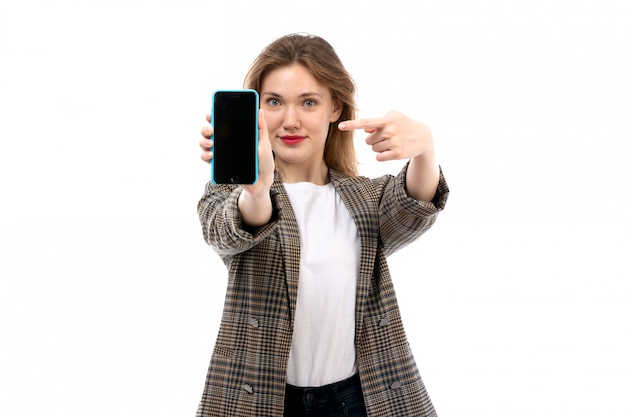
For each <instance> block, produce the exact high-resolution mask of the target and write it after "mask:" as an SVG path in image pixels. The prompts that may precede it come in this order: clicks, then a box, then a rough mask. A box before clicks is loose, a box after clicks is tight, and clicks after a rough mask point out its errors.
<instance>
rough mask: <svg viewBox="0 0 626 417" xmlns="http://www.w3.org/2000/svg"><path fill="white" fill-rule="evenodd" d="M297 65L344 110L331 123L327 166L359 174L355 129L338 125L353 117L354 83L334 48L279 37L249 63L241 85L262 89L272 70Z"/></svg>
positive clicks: (306, 38) (307, 38)
mask: <svg viewBox="0 0 626 417" xmlns="http://www.w3.org/2000/svg"><path fill="white" fill-rule="evenodd" d="M294 63H297V64H300V65H302V66H304V67H305V68H307V69H308V70H309V71H310V72H311V74H312V75H313V77H315V79H316V80H317V81H318V82H319V83H320V84H322V85H324V86H325V87H326V88H328V89H329V90H330V92H331V95H332V98H333V100H339V101H341V102H342V103H343V111H342V112H341V115H340V116H339V119H337V121H336V122H334V123H331V125H330V128H329V130H328V137H327V138H326V145H325V149H324V161H325V162H326V165H327V166H328V168H332V169H334V170H336V171H339V172H341V173H343V174H344V175H348V176H356V175H358V163H357V158H356V150H355V148H354V140H353V139H354V132H353V131H351V130H350V131H341V130H339V128H338V127H337V126H338V125H339V123H340V122H342V121H344V120H352V119H354V118H355V117H356V99H355V95H356V86H355V84H354V81H353V80H352V77H351V76H350V74H349V73H348V71H346V69H345V67H344V66H343V63H342V62H341V60H340V59H339V57H338V56H337V53H336V52H335V50H334V48H333V47H332V46H331V45H330V44H329V43H328V42H327V41H325V40H324V39H322V38H320V37H319V36H313V35H307V34H291V35H287V36H283V37H282V38H278V39H276V40H275V41H273V42H272V43H270V44H269V45H268V46H266V47H265V49H264V50H263V51H262V52H261V54H260V55H259V56H258V57H257V58H256V60H255V61H254V62H253V63H252V66H251V67H250V70H249V71H248V74H247V75H246V78H245V81H244V88H250V89H254V90H256V91H257V92H259V93H260V92H261V85H262V84H263V78H264V77H265V75H267V74H268V73H269V72H271V71H272V70H274V69H277V68H280V67H283V66H287V65H290V64H294Z"/></svg>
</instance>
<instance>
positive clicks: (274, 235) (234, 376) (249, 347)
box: [196, 166, 448, 417]
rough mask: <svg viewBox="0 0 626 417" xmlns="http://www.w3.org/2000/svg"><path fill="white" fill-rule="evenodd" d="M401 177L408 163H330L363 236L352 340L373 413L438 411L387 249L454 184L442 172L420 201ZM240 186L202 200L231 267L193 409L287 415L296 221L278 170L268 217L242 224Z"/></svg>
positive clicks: (209, 235) (211, 237)
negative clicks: (379, 166)
mask: <svg viewBox="0 0 626 417" xmlns="http://www.w3.org/2000/svg"><path fill="white" fill-rule="evenodd" d="M405 178H406V166H405V167H404V169H403V170H402V171H401V172H400V174H399V175H397V176H391V175H387V176H383V177H380V178H376V179H369V178H365V177H348V176H344V175H342V174H340V173H338V172H335V171H331V172H330V179H331V182H332V183H333V185H334V186H335V189H336V190H337V192H338V193H339V195H340V196H341V198H342V200H343V202H344V203H345V205H346V207H347V209H348V211H349V212H350V214H351V215H352V218H353V219H354V222H355V223H356V226H357V230H358V234H359V238H360V241H361V266H360V275H359V280H358V284H357V300H356V306H355V308H356V340H355V342H356V349H357V358H358V368H359V374H360V378H361V384H362V387H363V395H364V399H365V405H366V408H367V415H368V416H369V417H377V416H380V417H393V416H403V417H405V416H420V417H434V416H436V413H435V410H434V408H433V405H432V404H431V401H430V398H429V396H428V394H427V392H426V389H425V387H424V384H423V382H422V379H421V377H420V374H419V371H418V369H417V366H416V364H415V361H414V359H413V355H412V353H411V350H410V348H409V343H408V341H407V338H406V335H405V332H404V328H403V325H402V321H401V318H400V312H399V310H398V305H397V300H396V296H395V292H394V289H393V285H392V282H391V277H390V274H389V270H388V267H387V262H386V256H387V255H389V254H391V253H392V252H394V251H396V250H398V249H399V248H401V247H403V246H404V245H406V244H408V243H410V242H411V241H413V240H415V239H417V238H418V237H419V236H420V235H421V234H422V233H424V232H425V231H426V230H428V229H429V228H430V226H431V225H432V224H433V222H434V221H435V219H436V217H437V214H438V213H439V211H441V210H442V209H443V207H444V206H445V202H446V199H447V196H448V188H447V185H446V182H445V180H444V178H443V175H441V176H440V182H439V186H438V191H437V195H436V197H435V199H434V200H433V203H431V202H419V201H416V200H413V199H411V198H410V197H408V196H407V194H406V192H405ZM240 193H241V188H240V187H234V186H231V185H217V186H216V185H213V184H212V183H209V184H207V186H206V191H205V194H204V196H203V197H202V199H201V200H200V202H199V203H198V213H199V217H200V221H201V223H202V229H203V234H204V238H205V240H206V241H207V243H208V244H209V245H210V246H211V247H212V248H213V249H214V250H215V251H216V252H217V253H218V254H219V256H220V257H221V258H222V259H223V261H224V262H225V264H226V266H227V268H228V271H229V276H228V288H227V292H226V300H225V303H224V311H223V315H222V320H221V324H220V328H219V332H218V335H217V341H216V343H215V347H214V349H213V354H212V357H211V361H210V365H209V370H208V375H207V378H206V384H205V387H204V392H203V395H202V399H201V401H200V405H199V407H198V411H197V414H196V416H197V417H209V416H215V417H228V416H233V417H235V416H236V417H241V416H259V417H265V416H273V417H281V416H282V415H283V400H284V393H285V378H286V373H287V360H288V357H289V350H290V347H291V338H292V334H293V326H294V318H295V317H294V315H295V311H296V299H297V294H298V268H299V263H300V241H299V237H298V225H297V223H296V218H295V216H294V213H293V211H292V208H291V205H290V203H289V199H288V197H287V193H286V191H285V189H284V187H283V185H282V181H281V179H280V177H279V175H278V174H276V176H275V181H274V184H273V185H272V188H271V198H272V202H273V207H274V214H273V217H272V219H271V221H270V223H269V224H267V225H265V226H263V227H260V228H258V229H254V230H247V229H246V228H245V227H244V226H243V225H242V219H241V216H240V214H239V211H238V209H237V198H238V197H239V195H240ZM320 250H323V248H320Z"/></svg>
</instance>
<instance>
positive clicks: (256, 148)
mask: <svg viewBox="0 0 626 417" xmlns="http://www.w3.org/2000/svg"><path fill="white" fill-rule="evenodd" d="M240 92H241V93H254V96H255V100H256V109H257V111H256V112H255V116H254V117H255V120H254V124H255V126H256V129H255V135H254V143H255V146H254V155H255V157H254V160H255V162H254V163H255V166H254V182H252V183H250V184H255V183H256V182H257V180H258V178H259V94H258V93H257V92H256V90H251V89H238V90H237V89H235V90H216V91H214V92H213V96H212V100H211V103H212V104H211V125H213V124H214V119H213V117H214V115H215V96H216V94H218V93H240ZM213 157H215V154H213ZM213 167H214V164H213V161H211V182H212V183H213V184H215V185H217V184H218V183H217V182H216V181H215V172H214V169H213ZM233 184H237V182H233Z"/></svg>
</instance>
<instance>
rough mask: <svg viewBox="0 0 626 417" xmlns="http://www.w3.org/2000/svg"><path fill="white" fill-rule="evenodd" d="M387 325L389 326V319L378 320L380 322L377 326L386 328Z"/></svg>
mask: <svg viewBox="0 0 626 417" xmlns="http://www.w3.org/2000/svg"><path fill="white" fill-rule="evenodd" d="M387 324H389V317H383V318H382V319H380V321H379V322H378V325H379V326H386V325H387Z"/></svg>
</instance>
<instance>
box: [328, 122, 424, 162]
mask: <svg viewBox="0 0 626 417" xmlns="http://www.w3.org/2000/svg"><path fill="white" fill-rule="evenodd" d="M339 129H340V130H354V129H363V130H364V131H365V132H367V133H369V136H367V138H366V139H365V143H367V144H368V145H370V146H371V147H372V150H373V151H374V152H376V153H377V154H378V155H376V159H377V160H378V161H391V160H402V159H409V158H413V157H416V156H419V155H421V154H424V153H432V154H434V152H435V147H434V144H433V138H432V135H431V133H430V129H428V127H427V126H426V125H424V124H422V123H419V122H416V121H415V120H413V119H410V118H409V117H407V116H405V115H404V114H402V113H400V112H397V111H390V112H389V113H387V114H386V115H385V116H383V117H376V118H369V119H357V120H347V121H345V122H341V123H340V124H339Z"/></svg>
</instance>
